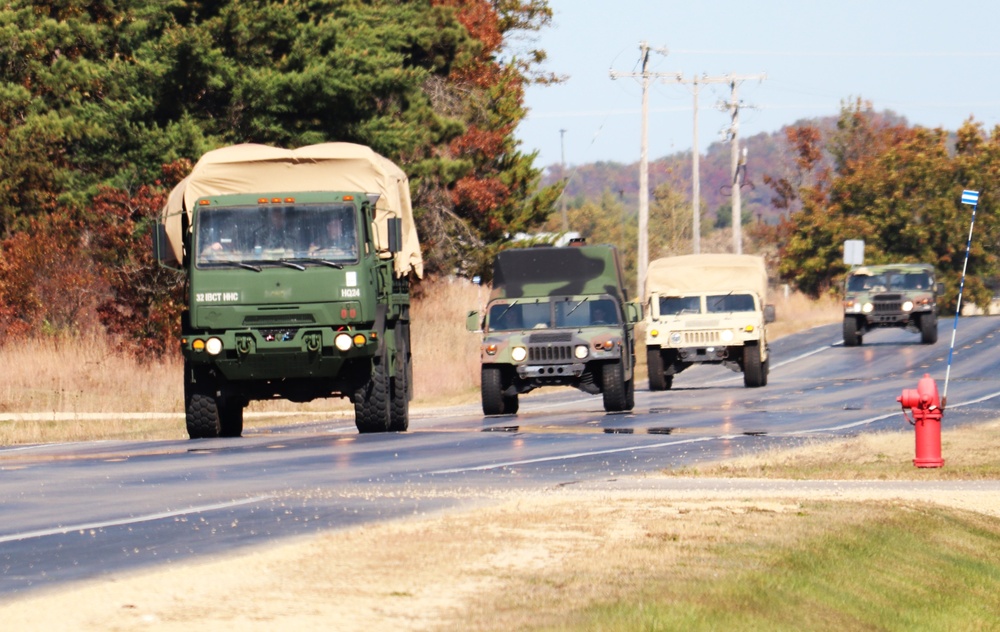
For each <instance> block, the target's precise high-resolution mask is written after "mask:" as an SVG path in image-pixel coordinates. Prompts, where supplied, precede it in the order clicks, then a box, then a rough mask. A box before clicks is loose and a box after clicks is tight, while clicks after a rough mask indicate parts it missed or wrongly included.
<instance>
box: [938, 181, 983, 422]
mask: <svg viewBox="0 0 1000 632" xmlns="http://www.w3.org/2000/svg"><path fill="white" fill-rule="evenodd" d="M962 204H968V205H971V206H972V221H971V222H969V239H968V240H967V241H966V242H965V261H964V262H963V263H962V278H961V280H960V281H959V282H958V302H957V303H956V304H955V326H954V327H953V328H952V330H951V346H950V347H949V348H948V368H947V369H945V372H944V394H943V395H942V396H941V410H944V409H945V408H946V407H947V406H948V379H949V378H950V377H951V356H952V354H953V353H954V351H955V334H956V333H958V315H959V314H960V313H961V312H962V291H963V290H964V289H965V270H966V268H968V266H969V250H970V249H971V248H972V230H973V228H975V226H976V209H977V208H978V207H979V191H970V190H968V189H966V190H965V191H962Z"/></svg>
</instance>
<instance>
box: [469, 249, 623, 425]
mask: <svg viewBox="0 0 1000 632" xmlns="http://www.w3.org/2000/svg"><path fill="white" fill-rule="evenodd" d="M641 316H642V315H641V308H640V306H639V305H638V304H637V303H634V302H629V300H628V293H627V290H626V289H625V283H624V279H623V276H622V268H621V262H620V261H619V257H618V251H617V250H616V249H615V248H614V247H613V246H604V245H602V246H597V245H594V246H587V245H573V246H566V247H551V246H546V247H532V248H512V249H508V250H504V251H502V252H500V253H499V254H498V255H497V257H496V259H495V260H494V262H493V289H492V291H491V293H490V298H489V303H488V304H487V306H486V313H485V315H482V316H481V315H480V313H479V312H478V311H474V312H470V313H469V317H468V320H467V326H468V328H469V329H470V330H471V331H479V330H480V329H481V330H482V331H483V334H484V336H483V343H482V349H481V358H482V400H483V413H484V414H486V415H502V414H514V413H516V412H517V409H518V394H520V393H527V392H529V391H531V390H533V389H535V388H538V387H541V386H557V385H564V386H573V387H576V388H578V389H580V390H581V391H583V392H585V393H589V394H591V395H596V394H598V393H600V394H602V395H603V398H604V410H606V411H608V412H617V411H626V410H632V408H633V407H634V406H635V340H634V337H633V332H634V328H635V323H636V322H638V320H639V319H640V318H641Z"/></svg>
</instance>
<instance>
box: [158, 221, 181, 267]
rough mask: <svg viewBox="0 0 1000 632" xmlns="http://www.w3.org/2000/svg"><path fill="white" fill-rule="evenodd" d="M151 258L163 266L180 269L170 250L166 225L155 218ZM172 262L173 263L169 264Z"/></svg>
mask: <svg viewBox="0 0 1000 632" xmlns="http://www.w3.org/2000/svg"><path fill="white" fill-rule="evenodd" d="M153 258H154V259H156V261H157V262H159V264H160V265H161V266H163V267H164V268H170V269H171V270H180V269H181V268H180V267H178V265H177V264H176V262H175V261H174V257H173V253H172V252H171V251H170V241H169V240H168V239H167V225H166V224H164V223H163V222H161V221H159V220H157V221H156V223H155V224H154V225H153ZM171 264H174V265H171Z"/></svg>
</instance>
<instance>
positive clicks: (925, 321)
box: [844, 263, 941, 347]
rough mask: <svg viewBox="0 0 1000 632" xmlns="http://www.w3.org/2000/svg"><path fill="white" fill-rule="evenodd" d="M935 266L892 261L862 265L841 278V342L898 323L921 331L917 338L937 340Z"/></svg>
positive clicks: (858, 341) (854, 340) (851, 344)
mask: <svg viewBox="0 0 1000 632" xmlns="http://www.w3.org/2000/svg"><path fill="white" fill-rule="evenodd" d="M940 291H941V289H940V287H939V286H937V285H936V284H935V282H934V266H932V265H929V264H925V263H892V264H886V265H875V266H862V267H860V268H855V269H854V270H851V271H850V272H849V273H848V274H847V279H846V280H845V281H844V346H845V347H856V346H858V345H860V344H861V337H862V336H863V335H864V334H865V333H867V332H869V331H871V330H872V329H876V328H879V327H899V328H901V329H906V330H907V331H911V332H913V333H919V334H920V342H922V343H923V344H928V345H929V344H934V343H935V342H937V338H938V330H937V294H939V293H940Z"/></svg>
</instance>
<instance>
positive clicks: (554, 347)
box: [528, 331, 573, 362]
mask: <svg viewBox="0 0 1000 632" xmlns="http://www.w3.org/2000/svg"><path fill="white" fill-rule="evenodd" d="M572 341H573V333H572V332H569V331H565V332H563V331H557V332H550V333H538V334H531V335H530V336H528V362H566V361H568V360H571V359H572V358H573V345H572V344H567V343H571V342H572Z"/></svg>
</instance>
